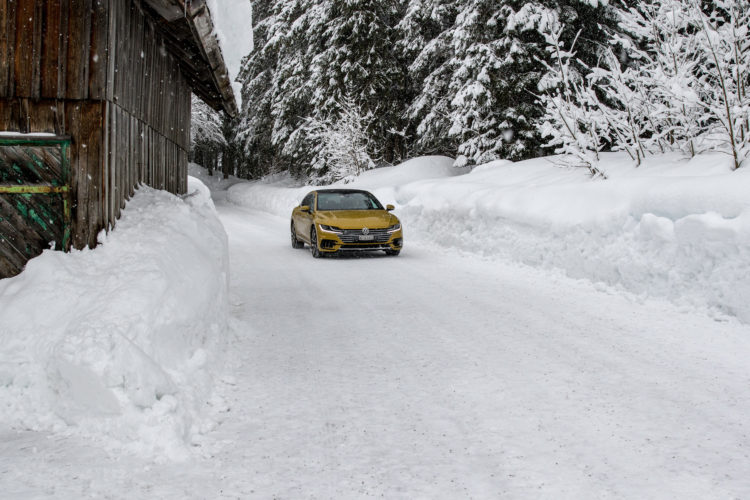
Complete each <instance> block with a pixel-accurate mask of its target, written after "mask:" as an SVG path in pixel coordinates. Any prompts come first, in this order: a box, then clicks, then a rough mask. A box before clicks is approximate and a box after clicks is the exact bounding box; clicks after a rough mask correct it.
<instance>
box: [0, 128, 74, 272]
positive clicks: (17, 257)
mask: <svg viewBox="0 0 750 500" xmlns="http://www.w3.org/2000/svg"><path fill="white" fill-rule="evenodd" d="M69 148H70V139H68V138H57V137H55V138H46V137H45V138H33V139H29V138H8V137H0V278H3V277H8V276H13V275H15V274H18V273H19V272H21V271H22V270H23V267H24V266H25V265H26V262H27V261H28V260H29V259H31V258H33V257H36V256H37V255H39V254H40V253H42V251H43V250H45V249H47V248H55V249H57V250H64V251H67V250H68V249H69V248H70V234H71V228H70V221H71V213H70V211H71V208H70V207H71V202H70V195H71V193H70V185H69V184H70V165H69V162H70V160H69Z"/></svg>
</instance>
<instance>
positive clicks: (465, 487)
mask: <svg viewBox="0 0 750 500" xmlns="http://www.w3.org/2000/svg"><path fill="white" fill-rule="evenodd" d="M218 208H219V211H220V214H221V217H222V221H223V223H224V225H225V227H226V229H227V233H228V234H229V240H230V257H231V271H232V282H231V285H230V286H231V298H232V309H233V315H234V321H233V333H232V338H231V340H230V348H231V351H232V352H231V354H230V357H229V361H228V371H230V372H231V373H232V375H231V377H227V378H226V379H225V380H224V381H223V383H222V385H221V391H222V392H223V396H224V398H225V399H226V402H227V404H228V406H229V411H228V412H226V413H224V420H223V423H222V424H221V425H220V426H219V427H218V428H217V429H216V430H215V431H214V432H212V433H210V434H208V435H207V437H206V442H205V443H204V444H203V446H202V450H200V451H199V452H198V453H197V455H198V456H197V457H196V458H195V459H194V460H193V461H190V462H188V463H185V464H154V463H146V462H142V461H140V459H138V458H135V457H127V456H126V457H111V456H106V455H104V454H103V452H97V451H96V450H94V449H92V448H91V447H89V446H88V445H86V444H85V443H82V442H80V441H75V439H74V438H71V439H68V440H66V439H64V438H58V437H56V438H53V439H45V438H40V437H38V436H37V437H34V434H33V433H29V435H23V434H21V435H18V434H11V433H7V434H4V433H2V432H1V431H0V486H2V487H3V490H1V492H0V496H4V495H3V493H4V494H7V495H8V496H9V497H11V498H16V497H17V498H28V497H31V496H38V497H45V496H52V497H56V498H81V497H86V496H94V497H105V496H106V497H113V498H120V497H127V498H144V497H154V498H185V497H193V498H359V497H367V496H383V497H385V498H451V499H453V498H501V497H502V498H576V499H579V498H604V497H615V498H701V499H704V498H734V497H736V498H744V497H748V496H750V474H748V471H750V423H749V422H748V419H747V417H748V415H750V363H748V359H750V328H748V327H747V326H742V325H740V324H738V323H735V322H733V321H729V322H717V321H714V320H712V319H710V318H708V317H707V316H705V315H702V314H700V313H698V312H695V311H678V310H677V309H676V307H675V306H673V305H670V304H667V303H658V302H648V303H639V302H638V301H637V300H635V299H634V298H632V297H626V296H624V295H622V294H620V293H615V292H612V291H609V290H606V289H605V290H599V289H597V288H596V287H594V286H593V285H591V284H590V283H587V282H583V281H574V280H570V279H568V278H565V277H563V276H560V275H553V276H550V275H549V274H545V273H543V272H541V271H537V270H534V269H530V268H524V267H519V266H516V265H512V264H508V263H503V262H500V261H493V260H484V259H481V258H479V257H475V256H470V255H457V254H455V253H453V252H449V251H446V250H439V249H434V248H430V247H428V246H420V245H416V244H413V243H411V242H410V240H409V239H408V238H409V234H408V229H409V228H408V227H407V228H406V231H407V233H406V237H407V240H406V247H405V250H404V252H402V254H401V256H399V257H396V258H393V257H384V256H381V255H380V254H378V255H372V256H365V257H363V258H327V259H313V258H312V257H311V256H310V253H309V251H307V250H294V249H292V248H291V246H290V245H289V242H288V240H289V238H288V234H287V231H288V220H286V219H283V218H279V217H275V216H271V215H268V214H265V213H260V212H250V211H247V210H246V209H243V208H238V207H235V206H233V205H230V204H227V203H226V202H218ZM32 470H33V471H34V472H33V474H32V473H30V471H32Z"/></svg>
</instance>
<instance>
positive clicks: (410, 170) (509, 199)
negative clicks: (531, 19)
mask: <svg viewBox="0 0 750 500" xmlns="http://www.w3.org/2000/svg"><path fill="white" fill-rule="evenodd" d="M555 161H556V158H554V157H551V158H540V159H534V160H528V161H523V162H518V163H513V162H508V161H498V162H493V163H490V164H487V165H482V166H479V167H476V168H474V169H473V170H472V171H470V172H468V173H466V172H467V171H460V172H456V171H455V170H451V169H450V168H448V164H449V160H447V159H441V158H439V157H427V158H419V159H415V160H411V161H407V162H405V163H403V164H401V165H398V166H395V167H388V168H383V169H377V170H373V171H370V172H367V173H366V174H365V175H363V176H361V177H360V178H359V179H357V180H356V181H355V182H354V183H352V184H349V185H347V186H351V187H359V188H364V189H369V190H372V191H373V192H374V193H375V194H376V195H377V196H378V197H379V198H380V200H381V201H382V202H383V203H392V204H394V205H396V208H397V210H396V212H395V213H396V214H397V215H398V216H399V217H400V218H401V219H402V221H403V222H404V229H405V236H406V245H407V247H408V245H409V242H410V241H415V240H416V241H422V242H425V243H427V242H429V243H431V244H438V245H440V246H444V247H448V248H453V249H460V250H463V251H469V252H473V253H478V254H481V255H484V256H488V257H492V258H502V259H506V260H511V261H516V262H522V263H524V264H528V265H531V266H535V267H540V268H544V269H561V270H563V271H564V272H565V273H567V274H568V275H569V276H571V277H574V278H586V279H589V280H591V281H594V282H599V283H602V284H604V285H608V286H615V287H618V288H621V289H624V290H627V291H629V292H631V293H634V294H636V295H639V296H641V297H643V298H644V299H645V298H648V297H661V298H667V299H669V300H671V301H673V302H676V303H678V304H680V305H684V306H689V307H699V308H706V307H708V308H710V310H711V311H713V313H714V314H719V315H722V314H726V315H731V316H736V317H737V318H739V319H741V320H742V321H744V322H750V282H748V280H747V279H746V277H747V276H750V197H748V196H747V193H748V192H750V170H748V169H740V170H737V171H731V170H730V166H731V160H730V158H729V157H727V156H725V155H720V154H706V155H703V156H700V157H697V158H694V159H692V160H686V159H684V158H681V157H679V156H674V155H672V156H670V155H665V156H657V157H652V158H649V159H648V161H647V162H646V164H644V165H643V166H641V167H639V168H634V167H633V166H632V162H631V161H630V160H629V159H628V158H627V157H625V156H624V155H623V154H616V153H614V154H605V155H604V161H603V169H604V170H605V171H606V172H607V175H608V176H609V179H608V180H592V179H591V178H590V177H589V176H588V174H587V171H586V170H585V169H575V168H566V167H561V166H559V165H557V164H555ZM456 174H462V175H456ZM310 189H311V187H309V186H308V187H298V188H290V187H289V186H288V182H285V183H271V184H269V183H262V182H254V183H244V184H238V185H236V186H233V187H232V188H231V189H230V190H229V198H230V200H231V201H232V202H234V203H237V204H239V205H242V206H245V207H248V208H254V209H259V210H264V211H267V212H270V213H273V214H276V215H280V216H283V217H288V216H289V214H290V212H291V209H292V207H294V206H295V205H296V204H298V203H299V200H300V199H301V198H302V197H303V196H304V194H305V193H306V192H307V191H309V190H310Z"/></svg>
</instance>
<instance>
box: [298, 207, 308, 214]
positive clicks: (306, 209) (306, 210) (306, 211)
mask: <svg viewBox="0 0 750 500" xmlns="http://www.w3.org/2000/svg"><path fill="white" fill-rule="evenodd" d="M299 211H300V212H305V213H308V214H309V213H310V205H300V207H299Z"/></svg>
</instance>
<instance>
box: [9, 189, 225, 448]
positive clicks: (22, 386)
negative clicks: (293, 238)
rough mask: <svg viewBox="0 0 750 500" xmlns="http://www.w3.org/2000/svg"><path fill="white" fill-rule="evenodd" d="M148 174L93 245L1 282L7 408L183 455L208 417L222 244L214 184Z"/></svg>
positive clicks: (19, 421) (13, 420)
mask: <svg viewBox="0 0 750 500" xmlns="http://www.w3.org/2000/svg"><path fill="white" fill-rule="evenodd" d="M189 192H190V193H191V194H189V195H188V196H186V197H185V198H184V199H181V198H180V197H177V196H174V195H171V194H169V193H166V192H164V191H157V190H153V189H151V188H148V187H141V188H140V189H139V190H138V191H137V193H136V195H135V196H134V197H133V199H132V200H131V201H130V202H129V203H128V205H127V207H126V209H125V210H124V212H123V216H122V218H121V220H119V221H118V223H117V228H116V230H115V231H112V232H110V233H109V234H108V235H104V234H102V236H100V241H101V242H102V244H101V245H100V246H99V247H98V248H96V249H95V250H84V251H80V252H79V251H74V252H72V253H70V254H63V253H60V252H53V251H46V252H44V253H43V254H42V255H41V256H39V257H38V258H35V259H33V260H31V261H30V262H29V263H28V265H27V267H26V270H25V271H24V272H23V273H21V274H20V275H18V276H16V277H14V278H10V279H6V280H2V281H0V307H1V308H2V322H1V323H0V419H2V421H3V422H4V423H6V424H10V425H12V426H14V427H17V428H28V429H34V430H54V431H59V432H70V433H78V434H82V435H85V436H87V437H90V438H93V439H95V440H99V441H102V443H103V444H104V445H105V446H111V447H114V448H115V449H126V450H130V451H132V452H136V453H139V454H146V455H154V456H156V457H167V458H170V459H179V458H182V457H185V456H187V453H188V449H189V446H190V445H191V443H192V441H193V440H194V439H197V438H198V437H199V436H200V434H201V433H202V432H204V431H206V430H207V429H209V428H211V426H212V425H213V424H212V416H211V412H210V411H209V409H210V408H211V404H212V403H215V401H213V399H212V398H213V397H214V396H213V378H214V373H213V371H214V368H213V367H215V366H217V363H218V361H219V360H218V358H219V357H220V355H221V353H222V351H223V346H222V342H223V337H224V333H225V329H226V321H227V279H228V277H227V271H228V251H227V239H226V234H225V233H224V229H223V227H222V225H221V223H220V221H219V220H218V218H217V215H216V211H215V208H214V206H213V202H212V201H211V198H210V193H209V191H208V189H207V188H206V187H205V186H204V185H203V184H201V183H200V182H199V181H197V180H195V179H190V185H189Z"/></svg>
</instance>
